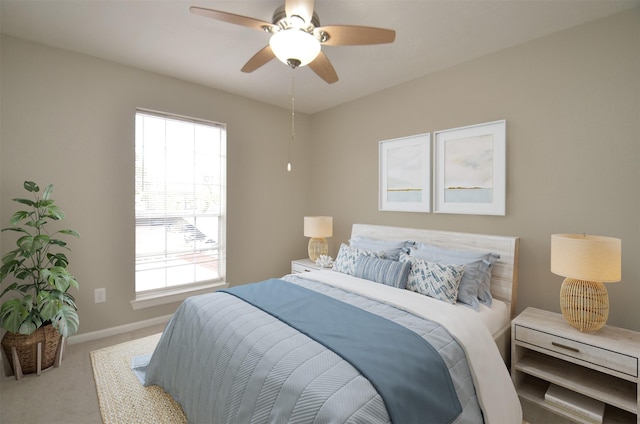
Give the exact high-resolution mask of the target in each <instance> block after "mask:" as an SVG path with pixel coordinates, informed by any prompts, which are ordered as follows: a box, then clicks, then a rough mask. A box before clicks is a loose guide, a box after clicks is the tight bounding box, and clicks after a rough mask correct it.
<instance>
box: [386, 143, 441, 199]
mask: <svg viewBox="0 0 640 424" xmlns="http://www.w3.org/2000/svg"><path fill="white" fill-rule="evenodd" d="M379 154H380V156H379V161H380V163H379V182H378V187H379V194H378V209H379V210H381V211H401V212H430V211H431V133H426V134H418V135H414V136H409V137H403V138H396V139H392V140H384V141H381V142H380V153H379Z"/></svg>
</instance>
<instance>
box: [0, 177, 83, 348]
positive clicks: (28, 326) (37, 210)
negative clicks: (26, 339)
mask: <svg viewBox="0 0 640 424" xmlns="http://www.w3.org/2000/svg"><path fill="white" fill-rule="evenodd" d="M24 188H25V190H27V191H28V192H29V193H33V200H31V199H13V201H15V202H17V203H20V204H21V205H24V206H27V208H26V210H20V211H18V212H16V213H14V214H13V216H12V217H11V220H10V225H11V226H10V227H8V228H3V229H2V231H14V232H18V233H20V236H19V237H18V239H17V240H16V245H17V248H16V249H14V250H12V251H10V252H9V253H7V254H5V255H4V256H3V257H2V267H1V268H0V284H4V282H5V280H9V285H8V286H7V287H6V288H5V289H4V290H3V291H2V294H0V298H2V297H4V296H5V295H6V296H8V297H9V300H7V301H5V302H4V303H3V304H2V306H1V307H0V326H2V328H4V329H5V330H7V331H10V332H12V333H19V334H27V335H28V334H31V333H33V332H34V331H36V329H38V328H40V327H42V326H43V325H47V324H48V323H51V324H53V327H54V328H56V329H57V330H58V332H59V333H60V334H61V335H62V336H64V337H68V336H70V335H73V334H75V332H76V331H78V325H79V324H80V320H79V318H78V313H77V306H76V303H75V299H74V298H73V296H72V295H71V294H69V293H68V290H69V288H71V287H75V288H76V289H77V288H78V281H76V279H75V278H74V277H73V276H72V275H71V274H70V273H69V271H68V270H67V266H68V265H69V261H68V260H67V257H66V255H65V254H64V253H62V252H60V250H64V249H66V250H69V248H68V247H67V243H66V242H64V241H63V240H60V239H59V238H58V237H59V236H60V235H65V236H74V237H80V235H79V234H78V233H77V232H75V231H73V230H59V231H56V232H54V233H52V234H49V232H48V231H47V228H46V227H47V224H48V223H49V222H50V221H60V220H62V219H63V218H64V213H63V212H62V210H60V208H58V206H56V204H55V202H54V200H53V199H51V192H52V191H53V185H48V186H47V187H46V188H45V189H44V191H43V192H42V197H38V193H39V192H40V187H38V185H37V184H36V183H34V182H33V181H25V183H24Z"/></svg>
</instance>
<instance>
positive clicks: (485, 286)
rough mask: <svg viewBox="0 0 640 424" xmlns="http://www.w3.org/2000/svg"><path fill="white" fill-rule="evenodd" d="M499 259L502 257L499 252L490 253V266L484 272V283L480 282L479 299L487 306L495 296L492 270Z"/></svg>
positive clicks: (488, 260)
mask: <svg viewBox="0 0 640 424" xmlns="http://www.w3.org/2000/svg"><path fill="white" fill-rule="evenodd" d="M498 259H500V255H498V254H497V253H491V254H489V258H488V259H487V260H486V262H488V265H489V266H488V267H487V269H486V271H485V272H484V275H483V277H482V283H480V287H479V288H478V300H479V301H480V303H484V304H485V305H487V306H491V302H493V297H492V296H491V271H492V270H493V265H494V264H495V263H496V261H497V260H498Z"/></svg>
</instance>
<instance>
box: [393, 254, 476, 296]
mask: <svg viewBox="0 0 640 424" xmlns="http://www.w3.org/2000/svg"><path fill="white" fill-rule="evenodd" d="M400 261H401V262H410V263H411V271H410V272H409V278H408V279H407V290H411V291H414V292H417V293H420V294H424V295H427V296H429V297H433V298H434V299H438V300H442V301H444V302H447V303H451V304H454V303H456V299H457V297H458V287H459V286H460V280H461V279H462V275H463V274H464V268H465V266H464V265H458V264H438V263H435V262H429V261H427V260H424V259H417V258H412V257H410V256H408V255H406V254H402V255H400Z"/></svg>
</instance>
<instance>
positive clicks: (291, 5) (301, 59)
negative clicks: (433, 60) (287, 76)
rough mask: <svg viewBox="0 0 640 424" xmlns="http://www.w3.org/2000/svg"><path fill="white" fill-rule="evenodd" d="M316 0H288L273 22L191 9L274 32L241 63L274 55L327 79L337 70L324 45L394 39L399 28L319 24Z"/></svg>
mask: <svg viewBox="0 0 640 424" xmlns="http://www.w3.org/2000/svg"><path fill="white" fill-rule="evenodd" d="M313 8H314V0H285V4H284V5H282V6H280V7H278V8H277V9H276V10H275V12H274V13H273V18H272V22H271V23H269V22H266V21H262V20H260V19H254V18H250V17H247V16H241V15H236V14H233V13H228V12H222V11H219V10H212V9H206V8H203V7H197V6H192V7H191V8H190V9H189V10H190V11H191V12H192V13H195V14H198V15H202V16H206V17H208V18H213V19H217V20H220V21H224V22H228V23H232V24H236V25H242V26H245V27H248V28H252V29H257V30H258V31H262V32H267V33H269V34H271V38H270V40H269V44H268V45H267V46H266V47H264V48H263V49H262V50H260V51H259V52H258V53H256V54H255V55H254V56H253V57H252V58H251V59H249V61H248V62H247V63H246V64H245V65H244V66H243V67H242V72H253V71H255V70H256V69H258V68H259V67H261V66H262V65H265V64H266V63H268V62H269V61H270V60H271V59H273V58H274V57H277V58H278V59H279V60H280V61H281V62H283V63H286V64H287V65H289V66H290V67H292V68H297V67H299V66H305V65H309V67H310V68H311V69H312V70H313V71H314V72H315V73H316V74H317V75H318V76H319V77H320V78H322V79H323V80H325V81H326V82H327V83H329V84H332V83H334V82H336V81H338V74H337V73H336V71H335V69H334V68H333V65H331V62H330V61H329V59H328V58H327V56H326V55H325V54H324V52H322V50H321V46H322V45H325V46H356V45H367V44H385V43H392V42H393V41H394V40H395V38H396V32H395V31H394V30H391V29H384V28H375V27H366V26H357V25H325V26H320V20H319V19H318V15H317V14H316V12H315V11H314V10H313Z"/></svg>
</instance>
